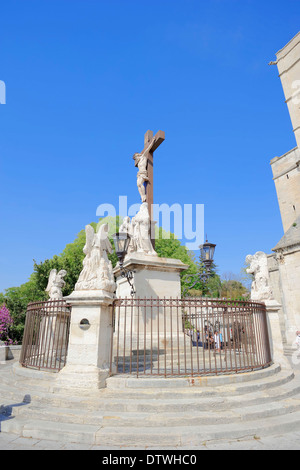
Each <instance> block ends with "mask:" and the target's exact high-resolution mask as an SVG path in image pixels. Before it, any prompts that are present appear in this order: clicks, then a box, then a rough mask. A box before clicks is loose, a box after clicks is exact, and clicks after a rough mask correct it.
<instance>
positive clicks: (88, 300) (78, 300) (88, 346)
mask: <svg viewBox="0 0 300 470" xmlns="http://www.w3.org/2000/svg"><path fill="white" fill-rule="evenodd" d="M65 300H66V301H67V302H68V303H69V304H70V305H71V306H72V313H71V324H70V335H69V346H68V354H67V363H66V366H65V367H64V368H63V369H62V370H61V371H60V372H59V376H58V379H57V383H59V384H60V385H61V386H64V387H71V388H72V387H73V388H88V389H91V388H95V389H98V388H103V387H105V384H106V379H107V377H108V376H109V369H110V353H111V337H112V327H113V325H112V323H113V322H112V320H113V318H112V315H113V308H112V305H113V300H114V295H113V294H111V293H109V292H105V291H74V292H73V293H72V294H71V295H70V296H69V297H65Z"/></svg>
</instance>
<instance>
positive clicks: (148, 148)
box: [143, 137, 155, 155]
mask: <svg viewBox="0 0 300 470" xmlns="http://www.w3.org/2000/svg"><path fill="white" fill-rule="evenodd" d="M154 142H155V137H153V139H151V141H150V144H149V145H148V147H147V148H146V150H144V152H143V155H146V153H148V152H149V150H150V149H151V147H152V146H153V144H154Z"/></svg>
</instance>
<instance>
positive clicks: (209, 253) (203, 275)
mask: <svg viewBox="0 0 300 470" xmlns="http://www.w3.org/2000/svg"><path fill="white" fill-rule="evenodd" d="M199 248H200V262H201V265H202V266H203V268H202V269H201V270H199V271H198V272H197V273H196V274H190V275H188V276H186V278H185V279H184V281H185V282H186V283H189V284H190V285H188V286H187V287H186V288H185V289H184V291H183V294H182V295H183V297H184V296H185V294H186V293H187V292H188V291H189V290H190V289H192V288H193V287H194V286H195V285H196V284H197V283H198V282H203V283H204V284H206V283H207V281H208V279H209V278H210V276H211V271H210V270H211V266H212V263H213V260H214V254H215V248H216V245H215V244H214V243H209V242H208V240H206V242H205V243H203V245H200V246H199Z"/></svg>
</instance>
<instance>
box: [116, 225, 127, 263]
mask: <svg viewBox="0 0 300 470" xmlns="http://www.w3.org/2000/svg"><path fill="white" fill-rule="evenodd" d="M112 238H113V241H114V244H115V248H116V254H117V257H118V259H119V261H120V262H122V261H123V260H124V258H125V256H126V253H127V251H128V247H129V243H130V235H129V234H128V233H127V232H119V233H115V234H114V235H113V236H112Z"/></svg>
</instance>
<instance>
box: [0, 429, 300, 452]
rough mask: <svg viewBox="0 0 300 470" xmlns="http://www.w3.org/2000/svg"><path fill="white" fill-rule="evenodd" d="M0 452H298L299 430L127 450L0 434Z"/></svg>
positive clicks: (299, 444)
mask: <svg viewBox="0 0 300 470" xmlns="http://www.w3.org/2000/svg"><path fill="white" fill-rule="evenodd" d="M0 450H99V451H108V450H109V451H128V450H132V452H133V453H134V451H135V450H146V451H147V452H150V453H151V451H152V450H161V451H162V450H165V451H167V452H170V453H173V452H174V451H176V450H177V451H183V450H185V451H189V450H190V451H200V450H300V430H299V432H293V433H290V434H284V435H282V436H275V437H274V436H272V437H268V438H260V437H259V436H257V438H253V439H251V440H245V441H243V440H237V441H228V442H225V441H224V442H222V443H220V442H218V443H210V442H206V443H204V444H202V445H201V446H199V447H189V448H187V447H180V448H176V447H174V448H172V449H171V448H160V449H157V448H155V449H154V448H153V449H152V448H151V447H147V449H143V448H128V447H124V446H122V447H121V446H120V447H101V446H90V445H81V444H72V443H63V442H60V443H58V442H54V441H47V440H39V439H29V438H28V439H27V438H24V437H18V436H16V435H15V434H6V433H5V434H1V433H0Z"/></svg>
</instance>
